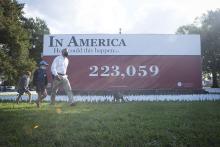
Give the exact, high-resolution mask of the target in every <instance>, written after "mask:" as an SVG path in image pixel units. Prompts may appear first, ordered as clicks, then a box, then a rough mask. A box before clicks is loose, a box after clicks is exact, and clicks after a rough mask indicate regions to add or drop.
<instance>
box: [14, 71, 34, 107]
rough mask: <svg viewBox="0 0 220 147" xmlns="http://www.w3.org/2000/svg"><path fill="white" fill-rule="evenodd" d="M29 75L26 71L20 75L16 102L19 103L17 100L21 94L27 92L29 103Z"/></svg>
mask: <svg viewBox="0 0 220 147" xmlns="http://www.w3.org/2000/svg"><path fill="white" fill-rule="evenodd" d="M30 77H31V72H30V71H27V72H25V73H24V75H22V77H21V78H20V79H19V83H18V97H17V98H16V103H17V104H18V103H19V100H20V98H21V96H22V95H23V94H24V93H27V94H28V96H29V99H28V102H29V103H31V93H30V91H29V88H28V85H29V83H30Z"/></svg>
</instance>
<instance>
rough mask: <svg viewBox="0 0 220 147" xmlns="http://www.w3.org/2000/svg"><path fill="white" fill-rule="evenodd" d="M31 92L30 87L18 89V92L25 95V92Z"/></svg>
mask: <svg viewBox="0 0 220 147" xmlns="http://www.w3.org/2000/svg"><path fill="white" fill-rule="evenodd" d="M27 92H30V91H29V90H28V89H25V88H22V89H18V93H19V94H20V95H23V94H24V93H27Z"/></svg>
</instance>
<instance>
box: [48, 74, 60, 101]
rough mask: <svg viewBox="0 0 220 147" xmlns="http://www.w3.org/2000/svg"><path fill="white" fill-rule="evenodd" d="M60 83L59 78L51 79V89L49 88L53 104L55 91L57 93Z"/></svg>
mask: <svg viewBox="0 0 220 147" xmlns="http://www.w3.org/2000/svg"><path fill="white" fill-rule="evenodd" d="M61 83H62V81H61V80H58V79H56V78H55V79H54V81H53V84H52V90H51V98H50V99H51V104H52V105H54V104H55V97H56V93H57V90H58V88H59V86H60V84H61Z"/></svg>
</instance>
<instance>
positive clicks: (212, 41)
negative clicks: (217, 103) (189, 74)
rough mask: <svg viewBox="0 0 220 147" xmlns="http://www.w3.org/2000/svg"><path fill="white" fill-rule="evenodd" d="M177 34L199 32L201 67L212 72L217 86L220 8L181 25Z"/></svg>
mask: <svg viewBox="0 0 220 147" xmlns="http://www.w3.org/2000/svg"><path fill="white" fill-rule="evenodd" d="M177 33H178V34H200V36H201V47H202V51H201V54H202V69H203V72H205V73H212V77H213V86H212V87H218V77H217V75H218V74H219V73H220V9H217V10H215V11H208V12H207V13H206V14H203V15H202V16H201V17H200V18H199V19H196V21H195V22H194V23H193V24H190V25H185V26H181V27H179V28H178V30H177Z"/></svg>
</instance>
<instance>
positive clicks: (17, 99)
mask: <svg viewBox="0 0 220 147" xmlns="http://www.w3.org/2000/svg"><path fill="white" fill-rule="evenodd" d="M21 96H22V94H20V93H19V94H18V97H17V98H16V103H17V104H18V103H19V100H20V98H21Z"/></svg>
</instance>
